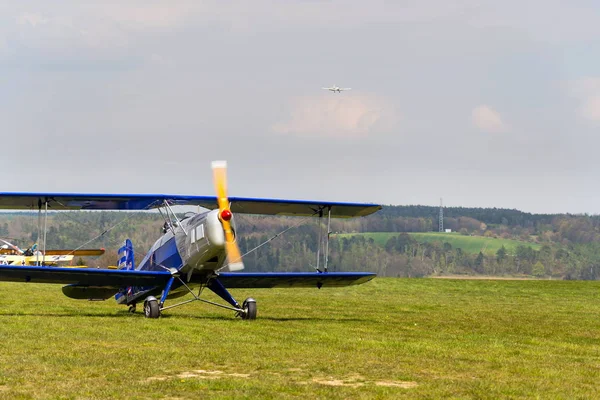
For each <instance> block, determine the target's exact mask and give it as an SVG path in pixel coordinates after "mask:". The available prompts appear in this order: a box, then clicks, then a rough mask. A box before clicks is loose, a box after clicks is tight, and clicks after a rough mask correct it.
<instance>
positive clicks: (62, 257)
mask: <svg viewBox="0 0 600 400" xmlns="http://www.w3.org/2000/svg"><path fill="white" fill-rule="evenodd" d="M0 242H1V243H3V244H2V245H1V246H0V265H22V266H35V265H52V266H58V265H61V264H65V263H71V262H73V258H74V257H85V256H101V255H102V254H104V249H77V250H70V249H63V250H46V251H40V250H38V248H37V244H34V245H33V246H32V247H31V248H29V249H26V250H22V249H20V248H19V247H18V246H16V245H14V244H12V243H10V242H9V241H7V240H4V239H0ZM62 266H67V265H62ZM79 267H81V266H79Z"/></svg>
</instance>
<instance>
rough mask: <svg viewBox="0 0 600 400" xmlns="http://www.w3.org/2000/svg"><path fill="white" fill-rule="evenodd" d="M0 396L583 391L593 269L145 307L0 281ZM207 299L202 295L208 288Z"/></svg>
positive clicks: (595, 342) (593, 361) (599, 392)
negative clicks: (239, 310)
mask: <svg viewBox="0 0 600 400" xmlns="http://www.w3.org/2000/svg"><path fill="white" fill-rule="evenodd" d="M0 293H2V296H0V340H1V341H2V347H1V348H2V351H1V352H0V398H6V399H13V398H23V399H28V398H65V399H80V398H85V399H87V398H106V399H114V398H124V399H125V398H126V399H142V398H143V399H146V398H151V399H159V398H169V399H179V398H182V399H201V398H266V399H269V398H303V399H313V398H322V399H330V398H333V399H349V398H352V399H357V398H358V399H360V398H393V399H397V398H449V397H450V398H490V399H495V398H536V397H538V398H569V399H571V398H598V397H600V385H599V384H598V382H599V381H600V324H599V322H598V321H600V295H599V293H600V282H573V281H482V280H477V281H468V280H442V279H394V278H385V279H384V278H382V279H375V280H374V281H372V282H369V283H367V284H365V285H363V286H358V287H350V288H344V289H337V290H336V289H329V290H328V289H321V290H316V289H314V290H309V289H294V290H285V289H278V290H255V291H245V290H237V291H235V293H234V294H235V295H236V297H238V298H241V299H243V298H244V297H245V296H247V295H252V296H253V297H255V298H256V299H258V306H259V316H258V319H257V320H256V321H242V320H239V319H234V318H233V316H232V313H230V312H227V311H225V310H221V309H217V308H214V307H210V306H207V305H203V304H199V303H196V304H192V305H190V306H187V307H186V306H184V307H181V308H177V309H174V310H170V312H168V313H166V314H165V316H164V317H162V318H161V319H159V320H148V319H145V318H144V317H143V316H142V315H141V313H137V314H135V315H130V314H128V313H127V312H126V310H125V308H119V307H117V306H116V305H115V304H114V303H113V302H112V301H107V302H85V301H84V302H80V301H75V300H70V299H67V298H64V297H63V296H62V294H61V292H60V289H59V287H58V286H52V285H47V286H43V285H33V284H14V283H1V284H0ZM211 298H213V297H211Z"/></svg>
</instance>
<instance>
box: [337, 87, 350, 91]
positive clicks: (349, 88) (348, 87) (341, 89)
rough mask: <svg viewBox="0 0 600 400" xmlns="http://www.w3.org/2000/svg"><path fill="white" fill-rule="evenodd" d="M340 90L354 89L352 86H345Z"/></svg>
mask: <svg viewBox="0 0 600 400" xmlns="http://www.w3.org/2000/svg"><path fill="white" fill-rule="evenodd" d="M340 90H352V88H351V87H345V88H341V89H340Z"/></svg>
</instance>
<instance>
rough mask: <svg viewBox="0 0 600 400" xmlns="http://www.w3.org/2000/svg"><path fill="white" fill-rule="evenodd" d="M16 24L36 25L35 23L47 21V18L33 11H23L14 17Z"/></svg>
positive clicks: (41, 23)
mask: <svg viewBox="0 0 600 400" xmlns="http://www.w3.org/2000/svg"><path fill="white" fill-rule="evenodd" d="M15 20H16V22H17V24H18V25H30V26H32V27H34V28H35V27H36V26H37V25H43V24H46V23H48V18H45V17H44V16H43V15H41V14H35V13H23V14H21V15H19V16H18V17H16V18H15Z"/></svg>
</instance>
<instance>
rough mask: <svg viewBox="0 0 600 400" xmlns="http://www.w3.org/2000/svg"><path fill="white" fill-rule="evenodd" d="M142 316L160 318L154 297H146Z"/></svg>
mask: <svg viewBox="0 0 600 400" xmlns="http://www.w3.org/2000/svg"><path fill="white" fill-rule="evenodd" d="M144 315H145V316H146V318H158V317H160V307H159V306H158V300H156V299H155V298H154V297H152V296H151V297H148V298H147V299H146V301H145V302H144Z"/></svg>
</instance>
